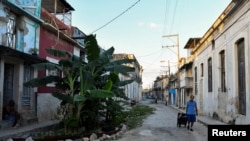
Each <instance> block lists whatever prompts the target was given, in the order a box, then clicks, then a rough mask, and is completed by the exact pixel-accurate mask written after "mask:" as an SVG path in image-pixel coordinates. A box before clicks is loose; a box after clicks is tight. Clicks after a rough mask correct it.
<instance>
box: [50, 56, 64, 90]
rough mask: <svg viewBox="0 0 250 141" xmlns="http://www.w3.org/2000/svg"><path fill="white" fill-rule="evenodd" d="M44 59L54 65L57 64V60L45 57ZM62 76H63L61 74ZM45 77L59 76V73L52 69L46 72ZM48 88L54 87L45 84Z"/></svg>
mask: <svg viewBox="0 0 250 141" xmlns="http://www.w3.org/2000/svg"><path fill="white" fill-rule="evenodd" d="M46 59H47V60H48V61H50V62H51V63H55V64H58V62H59V61H58V60H56V59H54V58H50V57H46ZM62 75H63V74H62ZM46 76H60V71H59V70H57V69H53V70H46ZM47 86H48V87H54V86H55V84H54V83H51V84H47Z"/></svg>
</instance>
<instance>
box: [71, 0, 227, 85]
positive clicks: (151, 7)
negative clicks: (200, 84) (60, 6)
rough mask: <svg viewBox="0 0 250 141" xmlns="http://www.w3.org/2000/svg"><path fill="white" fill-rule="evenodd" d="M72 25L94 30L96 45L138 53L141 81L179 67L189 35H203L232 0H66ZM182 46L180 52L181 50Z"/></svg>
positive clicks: (185, 52) (149, 81)
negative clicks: (71, 9)
mask: <svg viewBox="0 0 250 141" xmlns="http://www.w3.org/2000/svg"><path fill="white" fill-rule="evenodd" d="M67 2H68V3H69V4H70V5H71V6H72V7H73V8H74V9H75V10H74V11H72V25H73V26H75V27H77V28H79V29H80V30H81V31H82V32H84V33H85V34H87V35H89V34H95V35H96V39H97V42H98V45H99V46H101V47H102V48H104V49H109V48H110V47H114V48H115V52H114V53H127V54H134V56H135V57H136V59H137V61H138V62H139V64H140V65H141V66H142V68H143V73H142V82H143V83H142V86H143V88H152V85H153V82H154V81H155V80H156V78H157V77H158V76H161V75H165V74H166V73H167V72H169V71H168V70H169V69H170V73H175V72H176V71H177V60H178V56H179V57H186V56H187V50H186V49H184V46H185V44H186V43H187V41H188V39H189V38H194V37H202V36H203V35H204V34H205V32H207V30H208V29H209V28H210V27H211V26H212V24H213V23H214V22H215V20H216V19H217V18H218V17H219V15H220V14H221V13H222V12H223V11H224V9H225V8H226V7H227V5H228V4H229V3H230V2H231V0H67ZM178 50H179V51H178Z"/></svg>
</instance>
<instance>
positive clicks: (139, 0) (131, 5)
mask: <svg viewBox="0 0 250 141" xmlns="http://www.w3.org/2000/svg"><path fill="white" fill-rule="evenodd" d="M139 2H140V0H138V1H137V2H135V3H134V4H133V5H131V6H130V7H129V8H127V9H126V10H125V11H123V12H122V13H121V14H119V15H118V16H116V17H115V18H113V19H112V20H110V21H109V22H107V23H106V24H104V25H103V26H101V27H99V28H98V29H96V30H94V31H93V32H92V33H91V34H93V33H95V32H96V31H98V30H100V29H102V28H104V27H105V26H107V25H109V24H110V23H112V22H113V21H114V20H116V19H117V18H119V17H120V16H122V15H123V14H125V13H126V12H127V11H128V10H130V9H131V8H132V7H134V6H135V5H136V4H137V3H139Z"/></svg>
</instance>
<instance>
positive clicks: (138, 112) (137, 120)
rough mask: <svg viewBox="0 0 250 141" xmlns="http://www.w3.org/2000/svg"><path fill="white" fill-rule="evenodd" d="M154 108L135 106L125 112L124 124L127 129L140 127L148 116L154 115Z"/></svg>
mask: <svg viewBox="0 0 250 141" xmlns="http://www.w3.org/2000/svg"><path fill="white" fill-rule="evenodd" d="M154 110H155V109H154V108H152V107H150V106H147V105H136V106H133V108H132V109H131V110H130V111H128V112H126V113H125V114H126V119H125V121H126V124H127V126H128V129H129V130H131V129H134V128H136V127H140V126H141V125H142V123H143V120H144V119H145V118H146V117H148V116H149V115H151V114H153V113H154Z"/></svg>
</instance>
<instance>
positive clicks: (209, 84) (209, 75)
mask: <svg viewBox="0 0 250 141" xmlns="http://www.w3.org/2000/svg"><path fill="white" fill-rule="evenodd" d="M207 66H208V70H207V72H208V78H207V79H208V92H212V91H213V83H212V82H213V75H212V58H209V59H208V61H207Z"/></svg>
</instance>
